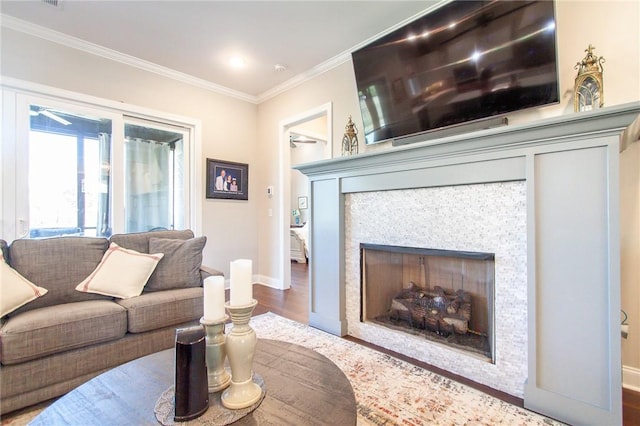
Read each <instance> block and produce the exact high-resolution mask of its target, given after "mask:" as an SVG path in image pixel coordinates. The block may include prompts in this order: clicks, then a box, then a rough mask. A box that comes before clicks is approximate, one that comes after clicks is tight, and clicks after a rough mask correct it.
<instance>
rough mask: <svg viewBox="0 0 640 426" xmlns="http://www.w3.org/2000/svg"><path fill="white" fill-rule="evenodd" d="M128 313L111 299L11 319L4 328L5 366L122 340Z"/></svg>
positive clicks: (0, 354)
mask: <svg viewBox="0 0 640 426" xmlns="http://www.w3.org/2000/svg"><path fill="white" fill-rule="evenodd" d="M126 332H127V312H126V310H125V309H124V308H123V307H122V306H120V305H118V304H117V303H114V302H111V301H108V300H91V301H86V302H74V303H64V304H60V305H56V306H47V307H45V308H40V309H35V310H31V311H28V312H23V313H22V314H21V315H17V316H14V317H10V318H9V319H7V320H6V321H5V322H4V324H3V325H2V327H1V328H0V360H1V361H2V364H7V365H8V364H18V363H21V362H25V361H28V360H32V359H36V358H42V357H45V356H47V355H51V354H56V353H60V352H64V351H68V350H71V349H76V348H80V347H84V346H89V345H93V344H96V343H101V342H108V341H111V340H115V339H119V338H121V337H123V336H124V335H125V333H126Z"/></svg>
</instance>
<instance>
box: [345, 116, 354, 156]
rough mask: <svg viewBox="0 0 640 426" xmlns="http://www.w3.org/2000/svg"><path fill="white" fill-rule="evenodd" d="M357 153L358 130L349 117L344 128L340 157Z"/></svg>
mask: <svg viewBox="0 0 640 426" xmlns="http://www.w3.org/2000/svg"><path fill="white" fill-rule="evenodd" d="M357 153H358V129H357V128H356V125H355V124H354V122H353V121H352V120H351V116H349V121H348V122H347V125H346V126H344V136H343V137H342V155H355V154H357Z"/></svg>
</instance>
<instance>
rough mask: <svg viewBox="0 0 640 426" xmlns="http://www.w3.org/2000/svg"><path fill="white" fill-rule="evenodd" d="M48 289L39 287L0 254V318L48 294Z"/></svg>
mask: <svg viewBox="0 0 640 426" xmlns="http://www.w3.org/2000/svg"><path fill="white" fill-rule="evenodd" d="M47 291H48V290H47V289H46V288H42V287H38V286H37V285H35V284H34V283H32V282H31V281H29V280H28V279H26V278H25V277H23V276H22V275H20V274H19V273H18V271H16V270H15V269H13V268H12V267H11V266H9V265H8V264H7V263H6V262H5V261H4V257H3V256H2V252H0V317H4V316H5V315H7V314H10V313H11V312H13V311H15V310H16V309H18V308H19V307H21V306H24V305H26V304H27V303H29V302H31V301H33V300H36V299H37V298H38V297H40V296H44V295H45V294H47Z"/></svg>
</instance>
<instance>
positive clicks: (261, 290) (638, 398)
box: [227, 262, 640, 426]
mask: <svg viewBox="0 0 640 426" xmlns="http://www.w3.org/2000/svg"><path fill="white" fill-rule="evenodd" d="M227 296H228V295H227ZM253 297H254V298H255V299H256V300H258V306H256V309H255V310H254V315H259V314H263V313H265V312H273V313H274V314H278V315H280V316H283V317H285V318H289V319H292V320H294V321H298V322H301V323H303V324H308V323H309V264H308V263H296V262H291V288H290V289H288V290H284V291H281V290H275V289H273V288H270V287H267V286H264V285H260V284H258V285H254V286H253ZM347 338H348V339H350V340H354V341H357V342H358V343H361V344H363V345H365V346H369V347H372V348H373V349H376V350H378V351H380V352H385V353H388V354H390V355H393V356H395V357H397V358H400V359H403V360H404V361H407V362H410V363H412V364H414V365H417V366H419V367H422V368H425V369H427V370H430V371H433V372H435V373H437V374H440V375H442V376H445V377H449V378H451V379H453V380H456V381H460V382H461V383H464V384H466V385H468V386H471V387H474V388H476V389H478V390H480V391H482V392H485V393H487V394H489V395H491V396H494V397H496V398H498V399H501V400H503V401H506V402H509V403H511V404H515V405H519V406H521V407H522V405H523V402H522V400H521V399H519V398H515V397H513V396H511V395H507V394H505V393H503V392H499V391H496V390H495V389H491V388H488V387H486V386H483V385H480V384H478V383H475V382H472V381H469V380H467V379H464V378H461V377H456V376H455V375H452V374H451V373H448V372H447V371H444V370H440V369H438V368H437V367H434V366H432V365H429V364H426V363H424V362H421V361H417V360H415V359H412V358H408V357H405V356H403V355H400V354H394V353H392V352H391V351H388V350H386V349H384V348H381V347H378V346H375V345H372V344H369V343H366V342H362V341H360V340H358V339H354V338H349V337H347ZM622 400H623V408H622V410H623V426H640V392H634V391H632V390H629V389H623V390H622Z"/></svg>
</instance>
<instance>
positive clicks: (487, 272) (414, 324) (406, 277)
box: [360, 244, 495, 362]
mask: <svg viewBox="0 0 640 426" xmlns="http://www.w3.org/2000/svg"><path fill="white" fill-rule="evenodd" d="M360 259H361V268H362V273H361V274H360V277H361V286H362V291H361V292H360V294H361V300H360V302H361V310H360V312H361V317H360V321H362V322H370V323H375V324H378V325H381V326H384V327H388V328H390V329H393V330H396V331H398V332H404V333H408V334H411V335H414V336H420V337H422V338H425V339H427V340H429V341H432V342H436V343H439V344H444V345H446V346H448V347H451V348H455V349H459V350H463V351H467V352H468V353H470V354H474V355H475V356H478V357H480V358H483V359H486V360H487V361H490V362H494V356H493V344H494V343H493V342H494V339H493V328H494V327H493V291H494V288H493V287H494V271H495V255H494V254H493V253H479V252H466V251H451V250H437V249H428V248H414V247H397V246H387V245H375V244H360Z"/></svg>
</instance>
